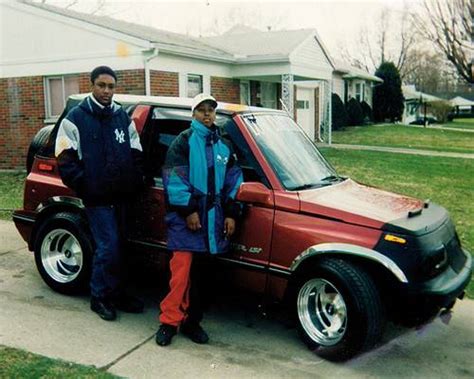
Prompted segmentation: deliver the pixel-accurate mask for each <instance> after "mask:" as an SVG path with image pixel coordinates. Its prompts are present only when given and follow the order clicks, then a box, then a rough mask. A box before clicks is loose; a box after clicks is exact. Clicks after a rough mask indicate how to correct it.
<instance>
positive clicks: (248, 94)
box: [239, 79, 252, 105]
mask: <svg viewBox="0 0 474 379" xmlns="http://www.w3.org/2000/svg"><path fill="white" fill-rule="evenodd" d="M242 84H246V85H247V93H246V94H245V95H246V96H245V97H246V99H245V100H246V105H250V104H251V102H252V98H251V95H250V80H243V79H241V80H240V85H242ZM240 85H239V87H240ZM239 89H240V103H241V104H242V87H240V88H239Z"/></svg>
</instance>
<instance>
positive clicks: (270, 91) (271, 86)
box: [260, 82, 277, 109]
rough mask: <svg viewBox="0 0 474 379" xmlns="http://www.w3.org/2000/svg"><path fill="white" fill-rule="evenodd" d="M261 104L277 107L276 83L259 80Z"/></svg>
mask: <svg viewBox="0 0 474 379" xmlns="http://www.w3.org/2000/svg"><path fill="white" fill-rule="evenodd" d="M260 91H261V100H262V105H263V106H264V107H265V108H273V109H276V108H277V85H276V83H268V82H261V86H260Z"/></svg>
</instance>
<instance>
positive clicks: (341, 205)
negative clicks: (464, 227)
mask: <svg viewBox="0 0 474 379" xmlns="http://www.w3.org/2000/svg"><path fill="white" fill-rule="evenodd" d="M298 195H299V198H300V211H301V212H304V213H310V214H314V215H318V216H321V217H330V218H334V219H339V220H341V221H344V222H347V223H351V224H357V225H363V226H368V227H372V228H377V229H382V228H383V226H384V225H385V224H388V223H390V222H391V221H394V220H400V219H403V218H407V217H408V212H410V211H412V212H415V211H419V210H420V209H422V208H423V205H424V202H423V201H422V200H419V199H415V198H412V197H408V196H403V195H399V194H395V193H392V192H387V191H383V190H380V189H377V188H374V187H369V186H365V185H362V184H359V183H357V182H355V181H353V180H351V179H346V180H344V181H343V182H340V183H336V184H333V185H330V186H327V187H323V188H318V189H313V190H305V191H300V192H299V193H298Z"/></svg>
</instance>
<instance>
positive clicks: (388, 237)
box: [383, 234, 407, 245]
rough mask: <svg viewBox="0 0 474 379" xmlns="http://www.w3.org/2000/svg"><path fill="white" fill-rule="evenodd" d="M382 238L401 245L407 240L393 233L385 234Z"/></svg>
mask: <svg viewBox="0 0 474 379" xmlns="http://www.w3.org/2000/svg"><path fill="white" fill-rule="evenodd" d="M383 239H384V240H385V241H390V242H395V243H400V244H402V245H403V244H405V243H407V240H406V239H405V238H401V237H397V236H394V235H393V234H385V237H383Z"/></svg>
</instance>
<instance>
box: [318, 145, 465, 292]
mask: <svg viewBox="0 0 474 379" xmlns="http://www.w3.org/2000/svg"><path fill="white" fill-rule="evenodd" d="M321 152H322V153H323V155H324V156H325V157H326V158H327V159H328V160H329V161H330V162H331V163H332V164H333V166H334V167H335V168H336V169H337V171H338V172H339V173H340V174H342V175H347V176H350V177H351V178H353V179H355V180H357V181H359V182H362V183H367V184H370V185H373V186H376V187H380V188H383V189H386V190H389V191H392V192H397V193H401V194H404V195H409V196H413V197H417V198H421V199H431V200H432V201H433V202H435V203H437V204H440V205H442V206H443V207H445V208H446V209H447V210H448V211H449V213H450V215H451V217H452V219H453V220H454V223H455V225H456V229H457V231H458V234H459V237H460V239H461V242H462V244H463V246H464V247H465V248H466V249H468V250H469V251H470V252H471V254H473V253H474V175H473V173H474V160H472V159H459V158H442V157H426V156H418V155H409V154H396V153H385V152H375V151H355V150H337V149H332V148H323V149H321ZM468 294H469V297H470V298H474V281H471V283H470V285H469V287H468Z"/></svg>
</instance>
